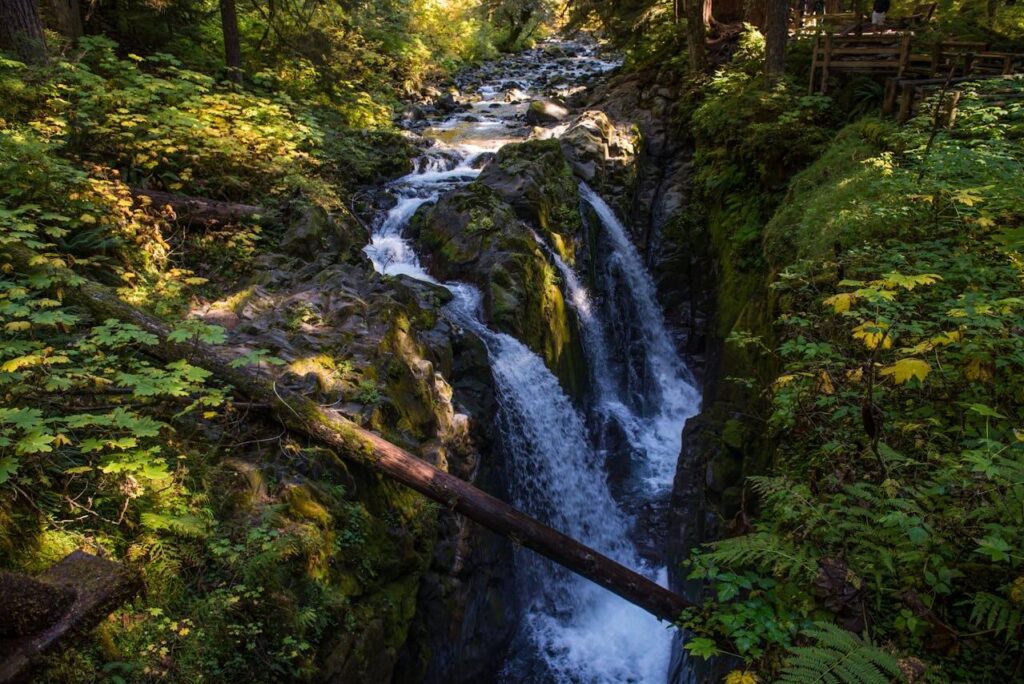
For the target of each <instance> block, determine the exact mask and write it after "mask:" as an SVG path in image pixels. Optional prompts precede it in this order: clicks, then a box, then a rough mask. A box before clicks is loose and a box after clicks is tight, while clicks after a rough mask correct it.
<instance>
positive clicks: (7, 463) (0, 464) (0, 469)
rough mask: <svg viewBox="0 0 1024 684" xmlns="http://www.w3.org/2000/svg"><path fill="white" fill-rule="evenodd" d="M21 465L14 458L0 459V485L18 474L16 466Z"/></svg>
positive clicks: (5, 457)
mask: <svg viewBox="0 0 1024 684" xmlns="http://www.w3.org/2000/svg"><path fill="white" fill-rule="evenodd" d="M19 465H21V463H20V462H19V461H18V459H17V458H15V457H14V456H4V457H3V458H0V484H3V483H5V482H7V481H8V480H9V479H11V477H12V476H13V475H14V474H15V473H17V472H18V466H19Z"/></svg>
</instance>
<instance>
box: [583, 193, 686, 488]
mask: <svg viewBox="0 0 1024 684" xmlns="http://www.w3.org/2000/svg"><path fill="white" fill-rule="evenodd" d="M580 194H581V196H582V197H583V200H584V201H585V202H586V203H587V204H589V205H590V206H591V208H593V210H594V212H595V213H596V214H597V217H598V219H600V222H601V228H602V231H601V233H600V236H599V237H600V238H601V239H602V240H607V243H608V248H607V249H604V250H602V255H601V256H602V258H603V262H604V263H603V264H602V268H600V276H599V278H600V287H601V288H602V290H603V293H604V295H605V300H606V301H607V302H611V303H612V304H613V305H614V304H615V303H617V302H622V303H623V304H624V306H622V307H621V309H616V310H615V312H614V313H615V316H608V317H607V320H609V321H616V322H617V323H618V324H619V326H620V331H619V333H618V334H617V335H611V337H614V338H616V339H618V340H619V341H620V345H621V346H623V347H625V346H626V344H627V342H625V341H624V340H628V339H629V338H630V337H633V336H636V337H639V342H640V345H639V346H640V348H641V349H640V350H641V352H642V353H641V354H640V357H641V358H640V361H641V363H642V368H641V369H640V370H639V371H637V370H636V369H634V370H633V372H632V373H629V374H627V375H629V376H630V377H629V379H628V380H627V382H629V381H632V382H631V383H630V384H631V385H633V386H631V387H630V388H628V389H630V390H632V392H631V393H632V394H633V395H634V396H636V395H639V396H640V401H632V402H630V401H629V397H625V398H623V397H616V399H617V400H618V401H620V402H621V403H631V404H632V405H633V412H634V414H633V415H634V418H635V420H634V422H633V423H632V424H633V425H635V426H637V429H636V430H635V431H634V432H632V433H631V434H630V438H631V439H630V442H631V443H632V444H633V445H635V446H637V447H639V448H640V449H641V450H642V451H643V453H644V454H645V458H644V468H645V470H646V473H645V475H646V479H647V483H648V486H649V487H650V488H651V489H653V490H661V489H665V488H668V487H670V486H671V484H672V478H673V476H674V475H675V469H676V461H677V460H678V458H679V451H680V448H681V447H682V427H683V424H684V423H685V422H686V420H687V419H689V418H691V417H693V416H694V415H696V414H697V412H698V410H699V409H700V393H699V392H698V391H697V389H696V388H695V387H694V385H693V382H692V376H691V374H690V372H689V370H688V369H687V368H686V365H685V364H684V363H683V361H682V359H681V358H680V357H679V354H678V352H677V351H676V346H675V344H674V343H673V342H672V337H671V336H670V335H669V332H668V328H667V327H666V326H665V317H664V314H663V313H662V311H661V307H660V306H659V305H658V299H657V290H656V289H655V286H654V281H653V280H652V279H651V275H650V273H649V272H648V271H647V269H646V267H645V266H644V264H643V261H642V260H641V258H640V254H639V252H638V251H637V249H636V246H635V245H634V244H633V242H632V241H631V240H630V239H629V236H628V235H627V233H626V228H625V226H624V225H622V222H621V221H620V220H619V218H618V217H617V216H616V215H615V211H614V210H613V209H612V208H611V207H610V206H608V203H607V202H605V201H604V200H603V199H602V198H601V196H600V195H598V194H597V193H596V192H594V191H593V190H591V189H590V187H588V186H587V185H586V183H580ZM623 309H626V310H628V311H631V312H632V314H633V315H632V319H633V320H629V319H630V316H627V315H626V314H627V313H628V311H624V310H623ZM621 328H628V329H626V330H623V329H621Z"/></svg>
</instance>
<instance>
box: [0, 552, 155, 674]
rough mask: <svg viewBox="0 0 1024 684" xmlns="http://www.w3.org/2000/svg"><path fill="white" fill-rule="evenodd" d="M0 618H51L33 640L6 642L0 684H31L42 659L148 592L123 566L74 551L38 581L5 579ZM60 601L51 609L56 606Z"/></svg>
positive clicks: (0, 642)
mask: <svg viewBox="0 0 1024 684" xmlns="http://www.w3.org/2000/svg"><path fill="white" fill-rule="evenodd" d="M0 587H2V588H3V589H4V592H3V599H2V600H0V608H2V609H3V612H0V615H2V616H3V619H4V620H8V619H15V620H16V619H18V617H19V616H21V615H23V614H24V613H25V612H26V611H27V612H31V613H36V614H43V615H45V617H46V619H45V620H43V621H40V622H38V623H36V624H35V625H33V626H32V627H33V628H32V629H31V631H29V632H28V633H27V634H23V635H22V634H19V635H17V636H16V637H15V638H10V639H0V655H2V660H0V684H6V683H7V682H16V681H26V677H30V676H31V674H32V670H33V664H34V663H35V661H36V659H37V658H38V657H39V656H41V655H44V654H46V653H48V652H50V651H53V650H56V649H59V648H63V647H67V646H68V645H69V644H70V643H71V642H72V641H73V640H74V639H75V638H76V637H80V636H82V635H84V634H87V633H88V632H89V630H90V629H92V628H93V627H95V626H96V625H97V624H98V623H99V622H100V621H101V620H103V619H104V618H105V617H107V615H109V614H110V613H111V611H113V610H114V609H115V608H117V607H118V606H119V605H121V604H122V603H124V602H125V601H127V600H129V599H131V598H132V597H133V596H135V595H136V594H137V593H139V590H140V589H141V588H142V578H141V577H140V576H139V575H138V573H136V572H133V571H131V570H129V569H127V568H126V567H124V566H123V565H121V564H119V563H114V562H113V561H109V560H106V559H104V558H99V557H97V556H92V555H90V554H88V553H84V552H82V551H74V552H72V553H71V555H69V556H67V557H66V558H64V560H62V561H60V562H59V563H57V564H56V565H54V566H53V567H52V568H50V569H49V570H47V571H46V572H44V573H43V574H42V575H40V576H39V578H38V579H31V578H28V577H23V576H20V575H12V574H6V575H0ZM53 601H56V603H53V604H51V603H50V602H53Z"/></svg>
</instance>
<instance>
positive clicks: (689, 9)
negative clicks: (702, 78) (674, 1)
mask: <svg viewBox="0 0 1024 684" xmlns="http://www.w3.org/2000/svg"><path fill="white" fill-rule="evenodd" d="M684 6H685V7H684V8H685V10H686V48H687V51H688V53H689V57H690V72H691V73H693V74H704V73H707V70H708V47H707V41H706V38H705V35H706V33H707V26H705V24H704V0H684Z"/></svg>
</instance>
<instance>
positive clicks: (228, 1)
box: [220, 0, 242, 83]
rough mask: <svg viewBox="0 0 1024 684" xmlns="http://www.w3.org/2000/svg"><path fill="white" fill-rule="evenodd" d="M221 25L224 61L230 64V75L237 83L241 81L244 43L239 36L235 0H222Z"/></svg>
mask: <svg viewBox="0 0 1024 684" xmlns="http://www.w3.org/2000/svg"><path fill="white" fill-rule="evenodd" d="M220 25H221V29H222V30H223V32H224V61H225V63H226V64H227V66H228V76H229V78H230V79H231V80H232V81H234V82H235V83H241V82H242V43H241V41H240V40H239V38H238V12H237V11H236V10H235V0H220Z"/></svg>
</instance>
